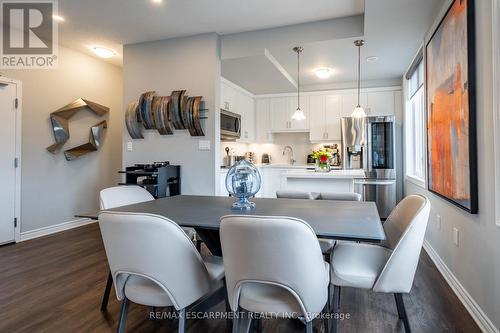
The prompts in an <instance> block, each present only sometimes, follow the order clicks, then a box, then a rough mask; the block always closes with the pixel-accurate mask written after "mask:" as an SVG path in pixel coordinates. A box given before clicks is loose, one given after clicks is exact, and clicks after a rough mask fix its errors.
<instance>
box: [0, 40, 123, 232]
mask: <svg viewBox="0 0 500 333" xmlns="http://www.w3.org/2000/svg"><path fill="white" fill-rule="evenodd" d="M2 74H3V75H4V76H7V77H10V78H14V79H18V80H21V81H22V85H23V88H22V89H23V110H22V112H23V115H22V119H23V121H22V141H23V142H22V157H21V177H22V180H21V183H22V184H21V186H22V188H21V196H22V198H21V232H26V231H30V230H35V229H39V228H42V227H47V226H51V225H55V224H59V223H63V222H68V221H72V220H75V218H74V217H73V215H74V214H76V213H77V212H82V211H90V210H95V209H98V207H99V205H98V202H99V200H98V193H99V190H100V189H101V188H104V187H107V186H111V185H114V184H116V182H117V181H118V179H119V178H118V176H117V173H116V172H117V170H119V169H120V168H121V159H122V156H121V155H122V151H121V124H122V123H123V120H122V119H123V116H122V71H121V68H119V67H116V66H113V65H109V64H107V63H105V62H103V61H100V60H98V59H95V58H92V57H89V56H87V55H84V54H82V53H79V52H76V51H73V50H69V49H66V48H63V47H60V48H59V68H58V69H51V70H9V71H3V72H2ZM79 97H83V98H87V99H89V100H91V101H95V102H97V103H100V104H103V105H106V106H108V107H110V108H111V111H110V114H109V116H108V119H109V122H108V123H109V127H108V129H107V130H106V133H105V140H104V145H103V147H102V149H101V150H100V151H99V152H96V153H92V154H90V155H88V156H85V157H82V158H81V159H79V160H75V161H72V162H68V161H66V160H65V158H64V155H63V154H62V153H60V154H57V155H52V154H51V153H49V152H48V151H47V150H46V149H45V148H46V147H47V146H49V145H51V144H52V143H53V142H54V137H53V133H52V128H51V126H50V120H49V114H50V113H51V112H52V111H55V110H57V109H58V108H60V107H62V106H64V105H66V104H68V103H70V102H73V101H74V100H75V99H77V98H79ZM99 121H100V120H99V118H97V116H95V115H94V114H93V113H91V112H89V111H85V112H81V113H79V114H77V115H76V116H75V117H74V118H73V119H72V120H71V121H70V125H69V126H70V134H71V137H70V140H69V142H68V143H66V145H65V146H64V148H65V149H68V148H70V147H74V146H77V145H80V144H83V143H85V142H88V136H89V128H90V126H91V125H93V124H96V123H97V122H99Z"/></svg>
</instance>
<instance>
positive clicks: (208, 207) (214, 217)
mask: <svg viewBox="0 0 500 333" xmlns="http://www.w3.org/2000/svg"><path fill="white" fill-rule="evenodd" d="M234 201H235V199H234V198H231V197H222V196H204V195H177V196H172V197H166V198H160V199H157V200H152V201H146V202H141V203H136V204H133V205H128V206H122V207H117V208H113V209H109V211H119V212H126V213H147V214H156V215H159V216H163V217H166V218H168V219H170V220H172V221H173V222H175V223H177V224H178V225H179V226H181V227H187V228H193V229H195V230H196V234H197V237H199V238H201V240H202V241H203V242H204V243H205V245H206V246H207V247H208V249H209V250H210V252H211V253H212V254H213V255H215V256H222V250H221V245H220V237H219V228H220V219H221V217H222V216H226V215H258V216H287V217H294V218H298V219H302V220H304V221H306V222H307V223H308V224H309V225H310V226H311V227H312V229H313V230H314V232H315V233H316V235H317V236H318V238H326V239H335V240H348V241H357V242H370V243H380V242H382V241H384V240H385V233H384V229H383V227H382V222H381V220H380V216H379V214H378V210H377V206H376V205H375V203H374V202H363V201H335V200H303V199H276V198H252V199H251V201H252V202H254V203H255V208H253V209H250V210H235V209H232V208H231V205H232V203H233V202H234ZM76 216H77V217H83V218H90V219H96V220H97V219H98V218H99V212H92V213H83V214H78V215H76Z"/></svg>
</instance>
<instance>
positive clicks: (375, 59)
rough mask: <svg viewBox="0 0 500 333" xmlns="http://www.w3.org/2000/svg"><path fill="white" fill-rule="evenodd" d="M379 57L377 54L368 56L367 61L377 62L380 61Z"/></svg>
mask: <svg viewBox="0 0 500 333" xmlns="http://www.w3.org/2000/svg"><path fill="white" fill-rule="evenodd" d="M378 59H379V58H378V57H377V56H372V57H368V58H366V61H367V62H377V61H378Z"/></svg>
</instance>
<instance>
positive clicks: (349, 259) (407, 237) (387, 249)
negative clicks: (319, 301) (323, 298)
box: [331, 195, 431, 333]
mask: <svg viewBox="0 0 500 333" xmlns="http://www.w3.org/2000/svg"><path fill="white" fill-rule="evenodd" d="M430 209H431V204H430V202H429V200H428V199H427V198H425V197H424V196H421V195H410V196H407V197H406V198H404V199H403V200H402V201H401V202H400V203H399V204H398V205H397V206H396V208H394V210H393V211H392V212H391V214H390V215H389V217H388V218H387V220H386V222H385V224H384V229H385V233H386V241H385V242H384V244H382V245H370V244H361V243H350V242H342V243H339V244H337V245H336V246H335V248H334V250H333V255H332V258H331V284H332V285H333V286H334V296H333V300H334V305H333V311H335V312H338V311H339V310H340V298H341V296H340V293H341V287H354V288H361V289H371V290H373V291H374V292H381V293H393V294H394V295H395V299H396V306H397V310H398V316H399V319H401V320H403V324H404V327H405V331H406V332H407V333H409V332H410V323H409V321H408V316H407V313H406V309H405V306H404V303H403V297H402V294H407V293H409V292H410V290H411V287H412V285H413V280H414V278H415V272H416V270H417V265H418V261H419V257H420V251H421V249H422V244H423V241H424V236H425V229H426V227H427V222H428V220H429V214H430ZM334 321H335V320H334ZM336 324H337V323H336V322H335V325H334V328H335V329H336V327H337V325H336Z"/></svg>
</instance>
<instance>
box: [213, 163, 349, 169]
mask: <svg viewBox="0 0 500 333" xmlns="http://www.w3.org/2000/svg"><path fill="white" fill-rule="evenodd" d="M254 165H255V166H256V167H257V168H262V169H311V170H312V169H314V164H293V165H292V164H285V163H276V164H260V163H257V164H254ZM332 168H333V167H332ZM339 168H340V167H339ZM228 169H229V167H224V166H221V170H228Z"/></svg>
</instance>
